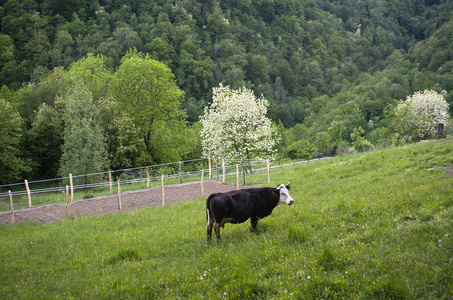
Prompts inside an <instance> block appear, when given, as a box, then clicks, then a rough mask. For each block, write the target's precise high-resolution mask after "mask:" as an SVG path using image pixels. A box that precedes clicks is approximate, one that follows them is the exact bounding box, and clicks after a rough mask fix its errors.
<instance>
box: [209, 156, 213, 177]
mask: <svg viewBox="0 0 453 300" xmlns="http://www.w3.org/2000/svg"><path fill="white" fill-rule="evenodd" d="M208 163H209V180H212V170H211V157H208Z"/></svg>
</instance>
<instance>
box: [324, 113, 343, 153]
mask: <svg viewBox="0 0 453 300" xmlns="http://www.w3.org/2000/svg"><path fill="white" fill-rule="evenodd" d="M344 131H345V126H344V123H343V122H339V121H333V122H332V123H330V126H329V128H328V129H327V132H328V133H329V136H330V142H331V148H332V150H331V154H332V155H335V154H336V153H337V150H338V147H339V145H340V142H341V141H342V140H343V137H342V136H343V132H344Z"/></svg>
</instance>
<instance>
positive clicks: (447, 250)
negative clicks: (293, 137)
mask: <svg viewBox="0 0 453 300" xmlns="http://www.w3.org/2000/svg"><path fill="white" fill-rule="evenodd" d="M452 166H453V142H452V141H450V142H438V141H433V142H426V143H421V144H416V145H409V146H404V147H401V148H391V149H388V150H383V151H376V152H368V153H361V154H355V155H346V156H339V157H336V158H333V159H331V160H326V161H319V162H314V163H311V164H302V165H296V166H293V167H288V168H281V169H275V170H273V171H272V179H271V180H272V184H271V185H272V186H277V184H279V183H287V182H288V181H289V180H290V179H291V180H292V189H291V196H292V197H293V198H294V199H295V201H296V202H295V203H294V205H292V206H279V207H277V208H275V210H274V212H273V214H272V215H271V216H269V217H267V218H265V219H262V220H260V221H259V222H258V232H255V233H252V232H250V223H249V222H247V223H244V224H239V225H232V224H226V225H225V228H224V229H222V231H221V234H222V238H223V240H222V241H221V242H218V241H216V240H215V237H214V238H213V240H212V241H211V243H207V242H206V216H205V199H197V200H194V201H191V202H186V203H182V204H178V205H174V206H165V207H153V208H146V209H143V210H140V211H132V212H124V213H117V214H107V215H102V216H97V217H85V218H78V219H69V220H65V221H62V222H57V223H53V224H46V225H38V224H33V223H27V224H23V225H15V226H10V225H9V226H3V227H0V268H1V272H0V283H1V284H0V298H1V299H71V298H73V299H117V298H123V299H152V298H157V299H178V298H179V299H202V298H204V299H271V298H273V299H320V298H323V299H329V298H330V299H341V298H344V299H451V298H452V297H453V263H452V261H453V177H451V175H447V172H446V168H445V167H452ZM253 176H255V178H254V180H256V182H263V183H264V182H267V174H266V173H258V174H255V175H253ZM260 177H262V178H260Z"/></svg>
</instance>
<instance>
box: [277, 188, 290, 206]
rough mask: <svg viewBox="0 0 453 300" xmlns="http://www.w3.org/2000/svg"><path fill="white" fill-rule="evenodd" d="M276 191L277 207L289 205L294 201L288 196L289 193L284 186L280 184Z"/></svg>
mask: <svg viewBox="0 0 453 300" xmlns="http://www.w3.org/2000/svg"><path fill="white" fill-rule="evenodd" d="M277 190H279V191H280V199H279V200H278V205H282V204H287V205H291V204H293V203H294V199H293V198H292V197H291V196H290V195H289V191H288V189H287V188H286V186H285V185H284V184H280V185H279V186H278V187H277Z"/></svg>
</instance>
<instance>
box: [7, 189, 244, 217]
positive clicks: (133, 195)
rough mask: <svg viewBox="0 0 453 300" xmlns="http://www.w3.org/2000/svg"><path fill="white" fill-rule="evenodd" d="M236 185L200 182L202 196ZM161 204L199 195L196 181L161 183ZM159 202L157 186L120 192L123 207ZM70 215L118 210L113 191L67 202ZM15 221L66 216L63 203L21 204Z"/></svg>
mask: <svg viewBox="0 0 453 300" xmlns="http://www.w3.org/2000/svg"><path fill="white" fill-rule="evenodd" d="M234 189H236V186H234V185H227V184H222V183H220V182H217V181H205V182H204V183H203V190H204V197H205V198H207V197H208V196H209V195H210V194H212V193H218V192H226V191H231V190H234ZM164 192H165V205H169V204H176V203H179V202H184V201H189V200H193V199H197V198H200V197H201V184H200V182H192V183H185V184H177V185H169V186H165V188H164ZM159 205H162V191H161V188H160V187H154V188H150V189H146V190H138V191H130V192H124V193H121V207H122V209H123V210H125V211H127V210H135V209H141V208H143V207H147V206H159ZM69 209H70V212H71V216H75V217H83V216H88V215H100V214H105V213H116V212H118V197H117V195H116V194H115V195H109V196H101V197H96V198H91V199H84V200H79V201H75V202H72V203H70V205H69ZM14 215H15V221H16V223H24V222H27V221H35V222H38V223H52V222H57V221H60V220H63V219H65V218H67V211H66V206H65V204H52V205H46V206H38V207H32V208H25V209H20V210H15V211H14ZM6 224H11V211H5V212H0V225H6Z"/></svg>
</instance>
